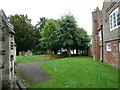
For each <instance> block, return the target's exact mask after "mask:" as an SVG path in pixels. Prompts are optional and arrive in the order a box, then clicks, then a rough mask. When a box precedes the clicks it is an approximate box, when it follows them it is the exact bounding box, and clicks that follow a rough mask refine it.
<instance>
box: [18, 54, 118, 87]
mask: <svg viewBox="0 0 120 90" xmlns="http://www.w3.org/2000/svg"><path fill="white" fill-rule="evenodd" d="M45 57H48V55H47V56H46V55H38V56H29V57H28V59H27V60H28V62H27V63H26V61H24V60H25V59H24V58H23V59H21V62H19V60H20V58H21V56H17V62H19V63H20V64H21V65H22V62H23V66H22V67H24V65H27V64H28V65H29V66H28V68H30V67H31V66H32V65H34V64H32V63H34V62H36V61H37V62H36V63H37V64H36V65H37V66H39V67H41V68H42V69H43V70H44V71H45V72H46V74H48V76H47V78H48V77H49V78H48V80H46V81H42V80H39V81H37V80H38V79H39V78H42V77H43V76H41V77H39V78H38V79H34V77H33V79H32V78H31V79H32V80H28V77H27V76H29V75H24V76H23V75H22V74H25V73H24V72H25V71H26V70H25V71H23V72H17V73H18V76H19V77H20V78H21V80H22V81H23V82H24V84H25V85H26V87H27V88H28V89H29V88H118V70H117V69H116V68H113V67H112V66H109V65H107V64H104V63H101V62H98V61H95V60H93V59H92V58H90V57H85V56H77V57H66V58H60V59H54V60H48V61H46V60H44V58H45ZM34 58H35V59H36V58H40V59H39V61H42V60H43V61H44V62H39V61H38V60H36V61H35V60H33V61H32V59H34ZM30 62H32V63H31V64H30ZM19 63H18V64H19ZM25 63H26V64H25ZM25 69H26V68H25ZM30 69H31V68H30ZM35 69H36V68H33V69H32V70H35ZM28 70H29V69H28ZM32 70H31V71H30V72H32ZM18 71H19V70H18ZM28 73H29V72H28ZM37 73H38V72H34V73H31V74H33V76H34V75H36V74H37ZM38 74H39V73H38ZM30 77H31V76H30ZM36 78H37V77H36ZM43 78H46V77H43ZM35 80H36V81H35ZM30 81H31V82H30ZM35 82H39V83H35Z"/></svg>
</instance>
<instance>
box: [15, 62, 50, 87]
mask: <svg viewBox="0 0 120 90" xmlns="http://www.w3.org/2000/svg"><path fill="white" fill-rule="evenodd" d="M46 61H49V60H43V61H37V62H31V63H18V64H17V69H18V72H19V73H20V74H21V76H22V78H23V79H24V80H25V81H26V82H27V84H28V85H31V86H33V85H37V84H40V83H42V82H46V81H48V80H52V78H51V77H50V75H48V73H47V72H45V71H44V70H43V68H42V67H40V66H39V65H38V64H39V63H42V62H46Z"/></svg>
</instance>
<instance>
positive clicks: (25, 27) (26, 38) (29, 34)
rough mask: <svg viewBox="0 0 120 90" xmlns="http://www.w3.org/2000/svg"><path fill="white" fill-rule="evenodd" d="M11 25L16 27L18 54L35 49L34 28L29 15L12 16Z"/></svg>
mask: <svg viewBox="0 0 120 90" xmlns="http://www.w3.org/2000/svg"><path fill="white" fill-rule="evenodd" d="M9 19H10V23H11V24H12V25H13V26H14V31H15V33H16V35H15V42H16V44H17V54H18V52H19V51H27V50H31V49H33V47H34V46H33V41H34V40H33V39H34V38H33V29H34V28H33V26H32V24H31V20H30V19H28V16H27V15H18V14H16V15H14V16H12V15H11V16H10V17H9Z"/></svg>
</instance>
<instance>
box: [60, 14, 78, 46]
mask: <svg viewBox="0 0 120 90" xmlns="http://www.w3.org/2000/svg"><path fill="white" fill-rule="evenodd" d="M60 26H61V29H60V37H61V39H62V42H63V47H66V48H68V47H71V46H73V45H74V38H76V35H75V33H76V30H77V23H76V21H75V18H74V16H73V15H71V14H67V15H64V16H62V17H61V23H60Z"/></svg>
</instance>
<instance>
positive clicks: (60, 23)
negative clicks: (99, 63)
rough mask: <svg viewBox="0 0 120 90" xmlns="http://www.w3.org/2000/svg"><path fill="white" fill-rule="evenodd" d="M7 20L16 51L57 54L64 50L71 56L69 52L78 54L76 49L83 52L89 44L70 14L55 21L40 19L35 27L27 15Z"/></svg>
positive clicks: (87, 38)
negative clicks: (12, 30) (45, 51)
mask: <svg viewBox="0 0 120 90" xmlns="http://www.w3.org/2000/svg"><path fill="white" fill-rule="evenodd" d="M9 19H10V22H11V24H13V26H14V30H15V32H16V35H15V41H16V44H17V51H26V50H33V51H40V50H43V49H46V50H49V51H51V52H52V51H54V52H56V53H57V51H58V50H60V49H61V48H64V49H67V52H68V54H69V56H71V50H74V49H76V53H77V54H78V49H81V50H85V49H86V48H87V47H88V45H89V42H90V38H89V35H87V32H86V31H85V30H84V29H83V28H80V27H78V25H77V21H76V20H75V17H74V16H73V15H72V14H70V13H68V14H65V15H63V16H61V18H60V19H57V20H54V19H47V18H45V17H42V18H40V20H39V21H38V22H37V24H36V25H35V26H33V25H32V24H31V20H30V19H28V16H27V15H18V14H16V15H14V16H12V15H11V16H10V17H9Z"/></svg>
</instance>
